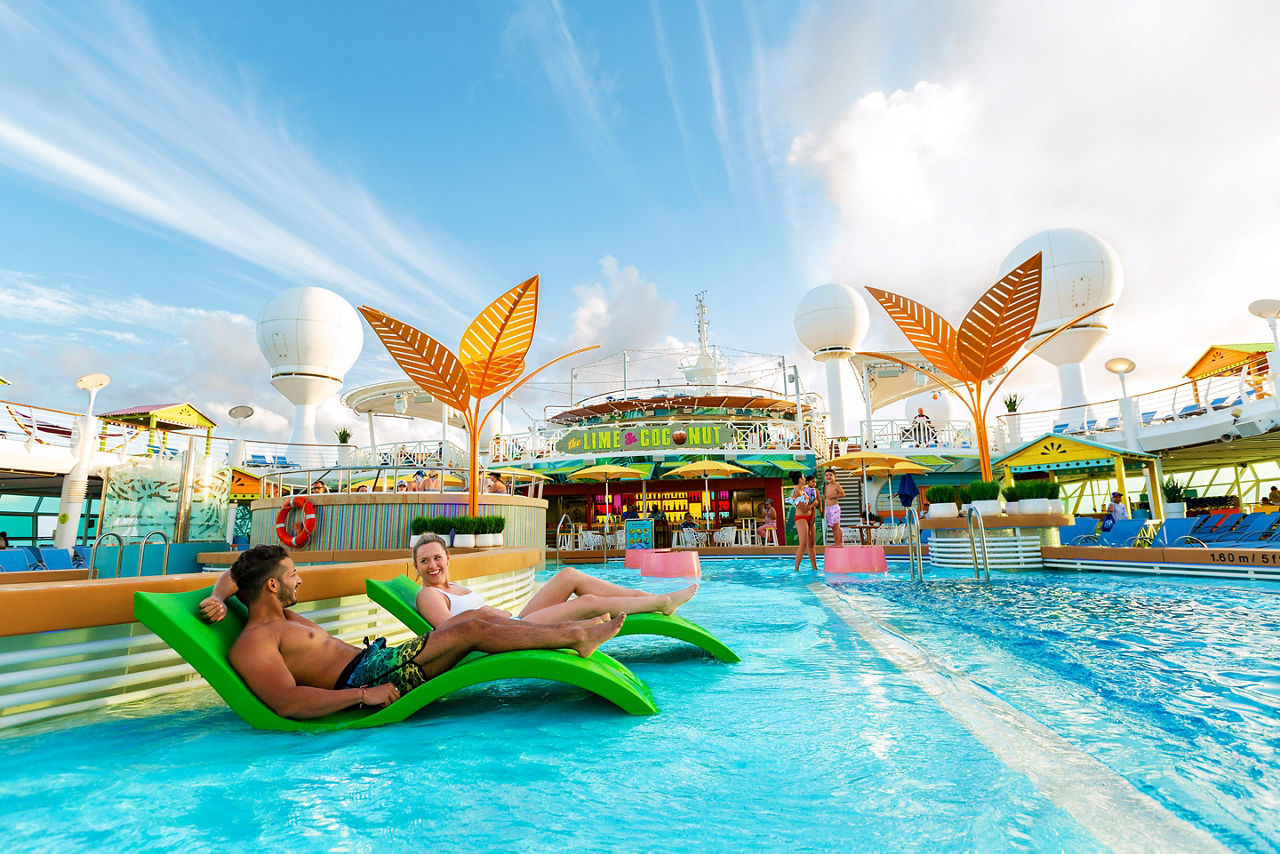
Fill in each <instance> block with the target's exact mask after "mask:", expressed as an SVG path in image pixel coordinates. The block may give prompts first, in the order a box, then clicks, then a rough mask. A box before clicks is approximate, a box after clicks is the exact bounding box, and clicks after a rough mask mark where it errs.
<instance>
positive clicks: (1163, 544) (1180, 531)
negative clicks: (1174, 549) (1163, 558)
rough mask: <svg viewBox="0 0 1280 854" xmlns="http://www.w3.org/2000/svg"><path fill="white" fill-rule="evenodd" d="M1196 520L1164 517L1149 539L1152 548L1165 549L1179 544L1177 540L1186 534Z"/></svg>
mask: <svg viewBox="0 0 1280 854" xmlns="http://www.w3.org/2000/svg"><path fill="white" fill-rule="evenodd" d="M1198 521H1199V520H1198V519H1195V518H1191V519H1165V520H1164V522H1163V523H1162V524H1161V525H1160V530H1158V531H1156V535H1155V537H1153V538H1152V540H1151V546H1152V548H1157V549H1165V548H1169V547H1171V546H1174V545H1175V544H1179V543H1178V541H1179V540H1181V539H1183V538H1184V537H1186V536H1188V535H1189V534H1190V533H1191V529H1192V528H1194V527H1195V525H1196V523H1197V522H1198Z"/></svg>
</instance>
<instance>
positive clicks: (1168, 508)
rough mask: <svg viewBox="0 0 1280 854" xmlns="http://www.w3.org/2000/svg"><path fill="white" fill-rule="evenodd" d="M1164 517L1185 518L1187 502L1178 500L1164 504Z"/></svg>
mask: <svg viewBox="0 0 1280 854" xmlns="http://www.w3.org/2000/svg"><path fill="white" fill-rule="evenodd" d="M1164 517H1165V518H1166V519H1185V518H1187V503H1186V502H1185V501H1178V502H1170V503H1167V504H1165V505H1164Z"/></svg>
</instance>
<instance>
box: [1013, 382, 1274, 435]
mask: <svg viewBox="0 0 1280 854" xmlns="http://www.w3.org/2000/svg"><path fill="white" fill-rule="evenodd" d="M1268 396H1269V391H1268V390H1267V388H1266V387H1265V386H1264V385H1262V384H1260V383H1258V382H1257V381H1256V378H1249V379H1248V380H1246V378H1245V376H1244V374H1243V372H1241V373H1239V374H1231V375H1228V376H1219V377H1209V378H1207V379H1203V380H1198V381H1196V382H1195V383H1191V382H1185V383H1181V384H1179V385H1175V386H1170V387H1168V388H1162V389H1157V390H1155V391H1150V392H1145V393H1143V394H1139V395H1134V398H1133V400H1134V409H1135V412H1136V414H1137V419H1138V423H1137V424H1136V425H1134V426H1135V427H1137V428H1138V429H1141V428H1145V427H1151V426H1153V425H1157V424H1171V423H1176V422H1181V421H1186V420H1192V419H1196V418H1199V417H1201V416H1203V415H1208V414H1211V413H1213V412H1222V411H1229V410H1231V409H1233V408H1236V407H1242V406H1247V405H1249V404H1251V403H1254V402H1256V401H1258V400H1262V399H1265V398H1267V397H1268ZM996 420H998V421H999V422H1000V423H1002V424H1004V425H1005V430H1006V432H1007V433H1008V434H1009V435H1011V436H1020V437H1021V439H1022V440H1030V439H1034V438H1036V437H1037V436H1041V435H1043V434H1045V433H1065V434H1068V435H1081V434H1089V435H1095V434H1104V435H1103V438H1102V439H1101V441H1107V438H1106V436H1105V434H1107V433H1112V434H1119V433H1121V432H1122V431H1123V430H1124V427H1125V424H1124V414H1123V412H1122V411H1121V408H1120V401H1119V400H1118V399H1116V398H1112V399H1110V400H1102V401H1094V402H1092V403H1089V404H1086V405H1084V406H1073V407H1068V408H1066V409H1042V410H1037V411H1035V412H1015V413H1001V414H999V415H998V417H997V419H996ZM1015 441H1016V440H1015ZM1117 441H1118V439H1117Z"/></svg>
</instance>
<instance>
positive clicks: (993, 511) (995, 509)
mask: <svg viewBox="0 0 1280 854" xmlns="http://www.w3.org/2000/svg"><path fill="white" fill-rule="evenodd" d="M970 503H971V506H973V507H976V508H978V512H979V513H981V514H982V515H983V516H988V517H990V516H999V515H1000V513H1001V511H1002V510H1003V508H1002V507H1001V506H1000V499H999V498H990V499H978V500H977V501H973V502H970Z"/></svg>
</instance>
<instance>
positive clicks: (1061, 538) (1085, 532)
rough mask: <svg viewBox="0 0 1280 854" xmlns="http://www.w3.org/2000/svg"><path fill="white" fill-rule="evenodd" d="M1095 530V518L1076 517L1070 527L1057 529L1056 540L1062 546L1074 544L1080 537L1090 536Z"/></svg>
mask: <svg viewBox="0 0 1280 854" xmlns="http://www.w3.org/2000/svg"><path fill="white" fill-rule="evenodd" d="M1097 530H1098V520H1097V519H1077V520H1076V523H1075V524H1074V525H1072V526H1071V527H1070V528H1059V529H1058V542H1060V543H1062V544H1063V545H1064V546H1070V545H1075V544H1076V542H1077V541H1079V540H1080V539H1081V538H1082V537H1092V536H1093V535H1094V533H1096V532H1097Z"/></svg>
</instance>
